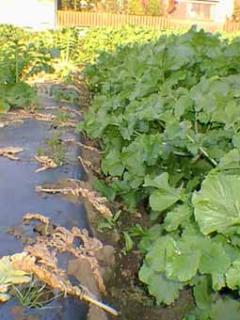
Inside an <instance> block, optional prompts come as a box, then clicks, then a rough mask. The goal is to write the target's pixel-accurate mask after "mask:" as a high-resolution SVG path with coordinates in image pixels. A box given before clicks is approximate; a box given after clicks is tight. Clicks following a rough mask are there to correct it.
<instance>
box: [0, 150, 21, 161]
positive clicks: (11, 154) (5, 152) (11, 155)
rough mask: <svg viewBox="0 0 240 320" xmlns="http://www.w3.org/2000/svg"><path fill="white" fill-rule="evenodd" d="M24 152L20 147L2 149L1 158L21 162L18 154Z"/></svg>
mask: <svg viewBox="0 0 240 320" xmlns="http://www.w3.org/2000/svg"><path fill="white" fill-rule="evenodd" d="M20 152H23V148H18V147H4V148H0V156H2V157H6V158H8V159H10V160H19V158H18V157H17V156H16V154H18V153H20Z"/></svg>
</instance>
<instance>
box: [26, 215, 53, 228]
mask: <svg viewBox="0 0 240 320" xmlns="http://www.w3.org/2000/svg"><path fill="white" fill-rule="evenodd" d="M33 220H34V221H39V222H42V223H43V224H46V225H49V224H50V220H49V218H48V217H45V216H43V215H42V214H40V213H26V214H25V215H24V217H23V222H24V223H25V224H26V223H30V222H31V221H33Z"/></svg>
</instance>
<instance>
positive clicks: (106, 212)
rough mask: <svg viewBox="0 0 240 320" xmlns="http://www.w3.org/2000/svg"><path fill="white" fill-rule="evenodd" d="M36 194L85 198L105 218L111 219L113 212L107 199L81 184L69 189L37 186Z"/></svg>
mask: <svg viewBox="0 0 240 320" xmlns="http://www.w3.org/2000/svg"><path fill="white" fill-rule="evenodd" d="M35 190H36V192H46V193H53V194H56V193H62V194H65V195H66V194H72V195H74V196H76V197H80V196H81V197H83V198H85V199H86V200H87V201H89V203H90V204H91V205H92V206H93V207H94V208H95V209H96V210H97V211H98V212H100V213H101V214H102V215H103V216H104V217H105V218H111V217H112V212H111V210H110V209H109V208H108V207H107V205H106V203H107V199H106V198H104V197H99V196H98V195H97V193H96V192H94V191H91V190H89V189H87V188H86V187H85V188H83V187H81V186H80V185H79V184H78V185H76V186H75V187H67V188H45V187H42V186H37V187H36V188H35Z"/></svg>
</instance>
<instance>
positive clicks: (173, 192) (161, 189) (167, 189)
mask: <svg viewBox="0 0 240 320" xmlns="http://www.w3.org/2000/svg"><path fill="white" fill-rule="evenodd" d="M168 179H169V175H168V173H166V172H164V173H162V174H161V175H160V176H158V177H156V178H154V179H153V180H151V179H150V178H149V177H147V178H146V179H145V184H144V186H145V187H151V186H152V187H156V188H158V189H157V190H155V191H153V193H152V194H151V195H150V198H149V202H150V206H151V208H152V209H153V210H154V211H160V212H161V211H164V210H166V209H168V208H169V207H171V206H172V205H173V204H174V203H176V202H177V201H178V200H180V199H181V190H180V189H175V188H173V187H171V186H170V185H169V182H168Z"/></svg>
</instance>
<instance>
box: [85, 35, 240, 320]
mask: <svg viewBox="0 0 240 320" xmlns="http://www.w3.org/2000/svg"><path fill="white" fill-rule="evenodd" d="M239 48H240V47H239V39H238V38H236V39H233V40H231V41H230V40H226V39H221V38H220V36H219V35H213V34H209V33H205V32H204V31H196V30H195V29H192V30H190V31H189V32H187V33H185V34H183V35H163V36H162V37H160V38H159V39H158V40H156V41H151V42H148V43H142V44H132V45H128V46H125V47H119V48H117V49H116V50H115V52H113V53H103V54H101V55H100V56H99V57H98V59H97V62H96V63H95V64H93V65H90V66H88V67H87V68H86V70H85V73H86V75H87V77H88V81H89V84H90V87H91V89H92V90H93V92H94V93H95V96H94V98H93V101H92V105H91V107H90V109H89V112H88V113H87V115H86V116H85V121H84V124H82V125H80V126H79V128H80V129H81V130H84V131H85V132H86V133H87V134H88V136H90V137H91V138H93V139H95V138H100V139H101V144H102V148H103V159H102V171H103V173H104V174H105V175H106V176H108V175H110V176H111V178H108V179H107V181H108V185H107V186H105V188H104V190H105V191H106V190H107V192H108V194H111V192H110V191H109V190H110V188H111V189H112V190H113V191H112V193H113V194H114V197H115V196H118V197H120V198H122V200H123V201H125V202H126V204H127V205H128V206H129V207H130V208H132V207H134V206H137V205H138V204H139V203H140V202H141V203H143V202H145V203H146V202H148V207H147V208H148V210H149V212H150V218H151V219H152V221H154V223H156V224H155V225H153V226H152V227H151V228H150V229H149V231H145V232H144V233H143V235H142V239H141V241H140V243H139V248H140V250H141V251H142V252H143V253H144V254H145V259H144V261H143V265H142V267H141V269H140V272H139V277H140V280H141V281H142V282H144V283H145V284H146V285H147V287H148V290H149V292H150V294H152V295H153V296H154V297H155V298H156V301H157V303H165V304H171V303H172V302H173V301H174V300H175V299H176V298H177V297H178V295H179V290H181V289H182V288H183V287H185V286H191V287H192V288H193V294H194V298H195V302H196V305H197V307H198V309H197V311H196V312H195V314H192V315H191V316H190V318H189V319H198V320H199V319H222V315H221V313H220V312H218V308H220V309H221V308H222V309H224V306H226V310H229V309H228V308H229V307H232V308H233V309H234V310H238V308H239V304H238V302H237V301H234V300H232V299H230V297H228V298H227V299H222V298H221V296H220V294H216V292H218V291H220V290H222V289H225V288H228V289H232V290H239V289H240V273H239V249H240V237H239V236H240V229H239V201H240V196H239V192H238V190H239V187H240V185H239V183H240V182H239V170H240V161H239V160H240V156H239V154H240V151H239V150H240V138H239V137H240V136H239V124H240V113H239V110H240V109H239V107H240V99H239V98H240V95H239V86H240V77H239V72H240V63H239V61H240V60H239V59H240V50H239ZM146 200H147V201H146ZM236 312H237V311H236ZM233 313H235V311H234V312H233ZM223 314H225V313H224V312H223ZM225 315H226V314H225ZM233 319H235V318H234V316H233Z"/></svg>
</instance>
